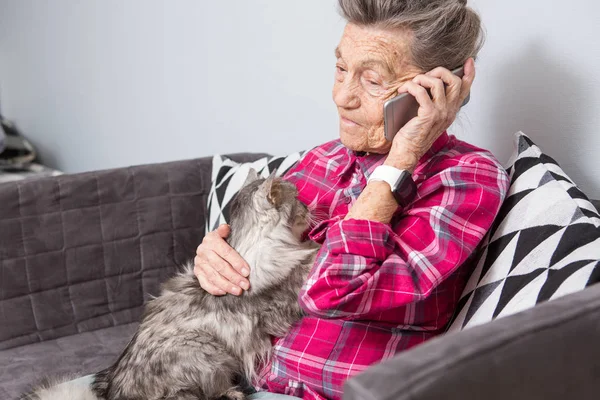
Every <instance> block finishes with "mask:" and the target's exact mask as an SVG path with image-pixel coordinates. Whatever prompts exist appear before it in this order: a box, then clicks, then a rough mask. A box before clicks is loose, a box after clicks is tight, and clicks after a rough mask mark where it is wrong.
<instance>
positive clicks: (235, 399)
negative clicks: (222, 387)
mask: <svg viewBox="0 0 600 400" xmlns="http://www.w3.org/2000/svg"><path fill="white" fill-rule="evenodd" d="M219 399H223V400H245V399H246V395H245V394H244V392H242V391H241V390H239V389H229V390H228V391H226V392H225V393H223V395H222V396H221V397H219Z"/></svg>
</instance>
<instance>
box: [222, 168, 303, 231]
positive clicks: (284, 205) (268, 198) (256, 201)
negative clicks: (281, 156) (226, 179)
mask: <svg viewBox="0 0 600 400" xmlns="http://www.w3.org/2000/svg"><path fill="white" fill-rule="evenodd" d="M308 220H309V213H308V209H307V207H306V206H305V205H304V204H302V202H300V201H299V200H298V190H297V189H296V186H295V185H294V184H292V183H290V182H286V181H284V180H282V179H281V178H276V177H273V176H270V177H269V178H267V179H264V178H258V177H257V176H256V172H254V171H251V173H250V175H249V177H248V179H247V180H246V183H245V185H244V187H243V188H242V189H241V190H240V191H239V193H238V194H237V195H236V197H235V198H234V199H233V200H232V204H231V226H232V230H234V231H235V230H239V231H243V232H250V231H251V230H253V231H254V232H257V233H258V234H260V235H265V236H268V235H269V234H270V233H271V232H273V231H274V230H275V229H276V228H279V227H284V228H286V229H289V230H290V231H291V232H292V234H293V235H294V236H295V237H296V238H297V239H299V240H300V239H301V237H302V234H303V233H304V231H306V229H307V228H308Z"/></svg>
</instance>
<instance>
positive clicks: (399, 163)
mask: <svg viewBox="0 0 600 400" xmlns="http://www.w3.org/2000/svg"><path fill="white" fill-rule="evenodd" d="M418 162H419V159H418V157H416V156H414V155H408V154H403V155H399V156H395V155H392V154H388V156H387V158H386V159H385V161H384V162H383V165H388V166H390V167H394V168H397V169H403V170H406V171H409V172H410V173H411V174H412V173H413V172H414V170H415V168H416V167H417V163H418Z"/></svg>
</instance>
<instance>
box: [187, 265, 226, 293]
mask: <svg viewBox="0 0 600 400" xmlns="http://www.w3.org/2000/svg"><path fill="white" fill-rule="evenodd" d="M194 274H195V275H196V279H198V282H200V286H201V287H202V289H204V290H206V291H207V292H208V293H210V294H212V295H213V296H223V295H225V294H227V292H225V291H223V290H221V289H219V288H218V287H216V286H215V285H213V284H212V283H210V282H209V281H208V279H206V276H205V275H204V273H203V272H202V270H201V269H198V270H196V269H194Z"/></svg>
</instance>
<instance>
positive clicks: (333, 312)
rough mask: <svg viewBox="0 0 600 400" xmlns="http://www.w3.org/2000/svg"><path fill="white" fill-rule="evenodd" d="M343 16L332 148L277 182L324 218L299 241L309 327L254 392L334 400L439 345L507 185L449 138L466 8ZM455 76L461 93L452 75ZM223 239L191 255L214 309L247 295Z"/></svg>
mask: <svg viewBox="0 0 600 400" xmlns="http://www.w3.org/2000/svg"><path fill="white" fill-rule="evenodd" d="M339 6H340V9H341V13H342V15H343V16H344V17H345V19H346V20H347V22H348V23H347V25H346V27H345V29H344V33H343V35H342V38H341V40H340V43H339V45H338V46H337V49H336V50H335V58H336V71H335V82H334V85H333V100H334V102H335V104H336V106H337V109H338V113H339V118H340V125H339V126H340V127H339V132H340V138H339V140H334V141H332V142H329V143H325V144H323V145H321V146H318V147H316V148H315V149H313V150H311V151H310V152H308V153H307V154H306V155H305V157H304V158H303V159H302V160H301V161H300V162H299V163H298V164H297V165H296V166H295V167H294V168H293V169H292V170H291V171H290V172H289V173H288V174H287V175H286V177H285V179H287V180H289V181H291V182H293V183H294V184H295V185H296V186H297V188H298V191H299V196H300V199H301V200H302V201H303V202H304V203H305V204H307V205H308V206H309V208H311V209H312V210H313V211H314V212H315V213H316V214H317V215H326V216H327V218H326V220H325V221H324V222H322V223H320V224H318V225H317V226H315V227H313V228H312V229H311V230H310V232H309V233H308V236H309V237H310V238H311V239H312V240H315V241H317V242H319V243H322V244H323V246H322V248H321V250H320V253H319V255H318V257H317V260H316V262H315V265H314V267H313V270H312V272H311V275H310V276H309V279H308V281H307V282H306V284H305V286H304V288H303V290H302V292H301V294H300V298H299V301H300V304H301V305H302V307H303V309H304V310H305V311H306V317H305V318H304V319H302V320H301V321H300V322H299V323H298V324H297V325H295V326H294V327H293V329H292V330H291V331H290V332H289V333H288V335H287V336H285V337H283V338H279V339H278V340H277V341H276V344H275V347H274V351H273V359H272V364H271V365H270V368H269V369H268V371H267V372H266V374H265V375H264V377H263V381H262V382H260V385H261V386H262V387H263V388H264V389H266V390H268V391H269V392H274V393H286V394H288V395H293V396H298V397H302V398H306V399H313V398H330V399H339V398H341V397H342V388H343V383H344V381H345V380H346V379H348V378H349V377H351V376H353V375H355V374H357V373H359V372H361V371H364V370H365V369H366V368H368V367H369V366H370V365H372V364H374V363H377V362H380V361H382V360H385V359H388V358H390V357H392V356H394V355H395V354H397V353H398V352H400V351H403V350H406V349H408V348H410V347H412V346H415V345H417V344H419V343H422V342H424V341H425V340H428V339H430V338H432V337H434V336H436V335H438V334H440V333H442V332H443V331H444V327H445V326H446V324H447V322H448V320H449V319H450V317H451V315H452V313H453V310H454V309H455V306H456V304H457V301H458V299H459V296H460V294H461V291H462V290H463V287H464V285H465V284H466V279H467V277H468V276H469V273H470V272H471V271H472V269H473V268H474V265H473V260H474V257H473V256H474V254H475V253H476V251H477V247H478V245H479V243H480V242H481V240H482V238H483V237H484V236H485V234H486V232H487V231H488V229H489V228H490V226H491V224H492V222H493V220H494V218H495V217H496V214H497V212H498V210H499V208H500V205H501V203H502V201H503V199H504V198H505V195H506V192H507V189H508V184H509V182H508V178H507V175H506V172H505V171H504V169H503V168H502V167H501V165H500V164H499V163H498V161H497V160H496V159H495V158H494V157H493V156H492V154H490V153H489V152H488V151H485V150H482V149H479V148H477V147H474V146H472V145H470V144H467V143H465V142H462V141H460V140H458V139H456V138H455V137H453V136H450V135H448V134H447V132H446V129H447V128H448V127H449V126H450V124H451V123H452V122H453V121H454V119H455V117H456V113H457V112H458V110H459V108H460V106H461V104H462V103H463V101H464V100H465V98H466V96H467V95H468V94H469V91H470V88H471V84H472V83H473V79H474V77H475V65H474V61H473V58H474V57H475V56H476V55H477V53H478V51H479V49H480V48H481V45H482V36H481V27H480V18H479V17H478V15H477V14H476V13H475V12H474V11H473V10H471V9H470V8H468V7H467V5H466V1H465V0H396V1H390V0H339ZM461 65H464V71H465V75H464V77H463V78H462V79H461V78H459V77H457V76H455V75H453V74H452V73H451V72H450V69H453V68H456V67H457V66H461ZM405 92H408V93H410V94H411V95H412V96H414V97H415V98H416V100H417V101H418V103H419V105H420V108H419V111H418V116H416V117H415V118H414V119H412V120H411V121H410V122H409V123H408V124H407V125H405V126H404V127H402V128H401V129H400V131H399V132H398V133H397V134H396V136H395V138H394V139H393V142H389V141H387V140H386V139H385V137H384V123H383V104H384V102H386V101H387V100H389V99H391V98H392V97H394V96H397V95H398V94H399V93H405ZM428 92H430V93H431V95H430V94H429V93H428ZM413 182H414V183H413ZM415 184H416V192H415V191H414V190H411V189H412V188H414V185H415ZM228 233H229V228H228V227H227V226H222V227H220V228H219V229H217V230H216V231H215V232H212V233H210V234H209V235H207V236H206V238H205V239H204V241H203V242H202V244H201V245H200V246H199V247H198V251H197V257H196V260H195V263H196V264H195V265H196V268H195V272H196V274H197V277H198V279H199V281H200V284H201V285H202V287H203V288H205V289H206V290H207V291H208V292H210V293H212V294H214V295H223V294H225V293H227V292H228V293H231V294H235V295H239V294H241V292H242V289H248V288H249V285H251V284H252V282H248V280H247V279H246V278H245V277H247V276H248V270H249V268H250V267H249V266H248V264H247V263H246V262H245V261H244V260H243V259H241V257H240V256H239V255H238V254H237V253H236V252H235V251H234V250H233V249H232V248H230V247H229V246H228V245H227V243H226V241H225V240H224V239H225V238H226V237H227V236H228ZM267 396H272V395H267ZM273 396H274V395H273ZM265 398H267V397H265ZM273 398H276V397H273Z"/></svg>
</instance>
